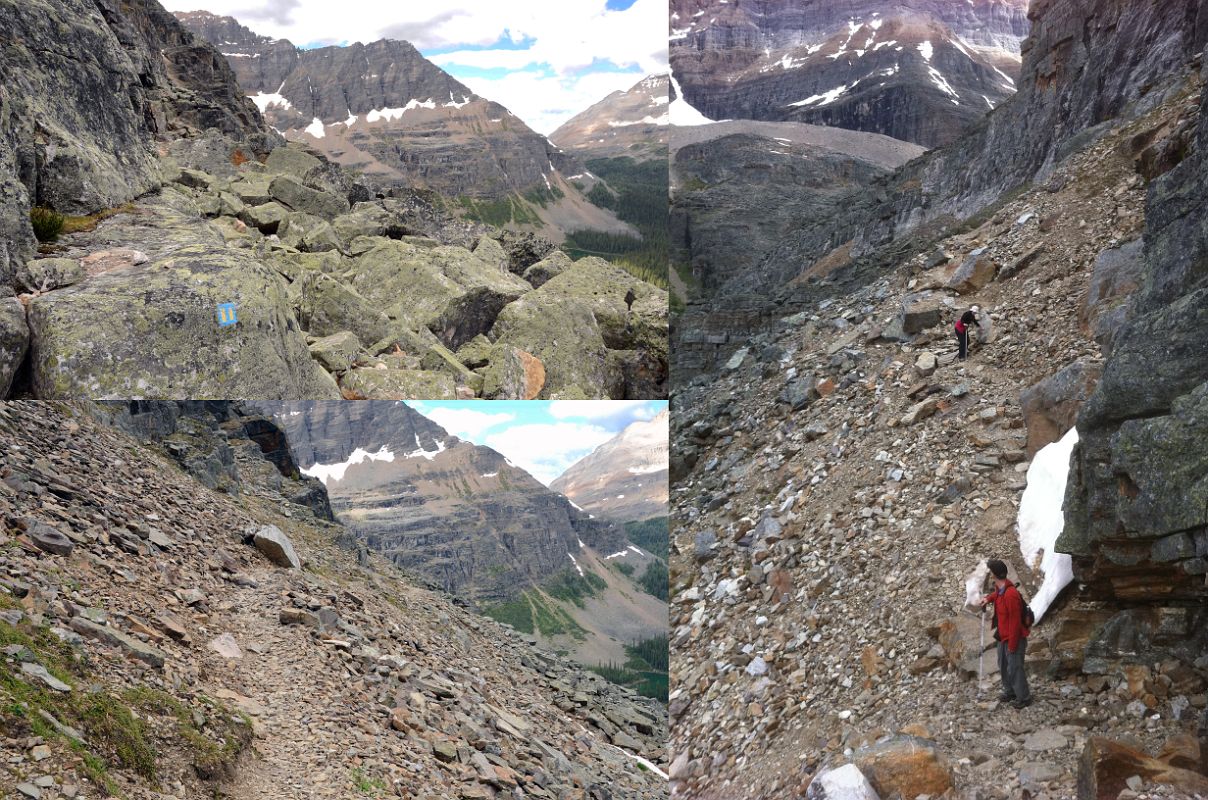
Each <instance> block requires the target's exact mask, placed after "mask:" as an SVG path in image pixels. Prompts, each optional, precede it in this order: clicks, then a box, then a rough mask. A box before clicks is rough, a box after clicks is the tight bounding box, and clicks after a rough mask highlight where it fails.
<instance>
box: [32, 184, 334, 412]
mask: <svg viewBox="0 0 1208 800" xmlns="http://www.w3.org/2000/svg"><path fill="white" fill-rule="evenodd" d="M148 224H152V226H153V227H152V228H150V229H151V230H154V231H155V235H156V236H157V237H159V238H160V239H161V245H162V247H163V249H162V254H161V255H159V256H157V257H153V258H151V259H150V260H148V261H147V262H146V263H144V264H138V265H134V264H128V265H126V266H123V267H120V268H117V269H114V270H111V271H109V272H105V273H103V274H100V275H96V276H94V277H92V278H90V279H89V280H87V281H85V282H83V283H81V284H78V285H76V286H72V287H69V288H67V289H63V290H61V291H57V292H51V293H50V294H46V295H42V296H41V297H37V298H34V299H33V300H32V301H31V302H30V306H29V324H30V331H31V333H32V347H33V354H32V358H31V364H32V377H33V384H34V391H35V393H36V395H37V396H38V397H41V398H46V399H61V398H70V397H76V398H78V397H90V398H149V397H155V398H191V397H256V398H265V399H272V398H303V397H305V398H316V399H320V398H334V397H338V396H339V395H338V392H337V390H336V386H335V383H334V381H332V379H331V378H330V376H328V375H327V374H326V373H324V372H323V370H322V368H321V367H319V366H318V365H317V364H315V363H314V361H313V360H312V359H311V357H310V353H309V352H308V350H307V347H306V341H305V339H304V338H303V336H302V332H301V330H300V329H299V326H298V322H297V320H296V319H295V318H294V315H293V314H292V313H291V312H290V309H289V305H288V302H287V299H286V294H285V287H284V283H283V281H282V279H281V278H280V277H279V276H278V275H277V274H276V273H275V272H274V271H272V270H271V269H269V268H268V267H266V266H264V265H263V264H261V263H260V262H259V261H257V260H256V259H254V258H253V257H252V256H251V255H250V254H249V253H248V252H247V251H244V250H237V249H233V248H229V247H227V246H226V244H225V243H224V242H223V240H222V237H221V236H220V235H219V234H218V232H217V230H216V229H214V228H213V227H212V226H210V225H207V224H204V223H201V222H199V221H198V220H196V218H190V217H189V216H188V215H187V213H186V212H185V211H183V210H181V209H178V208H174V207H171V206H170V205H168V204H157V205H154V206H148V207H147V208H146V213H145V214H144V215H143V216H141V217H140V219H139V220H138V225H139V226H140V227H142V232H141V235H146V231H147V230H148V228H147V227H146V226H147V225H148ZM131 226H132V227H133V223H131ZM135 235H136V234H135V233H134V232H131V233H130V236H131V238H133V237H134V236H135ZM222 303H234V304H235V306H236V312H237V318H238V324H236V325H233V326H230V327H220V326H219V325H218V316H217V306H218V305H219V304H222Z"/></svg>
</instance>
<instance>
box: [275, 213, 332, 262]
mask: <svg viewBox="0 0 1208 800" xmlns="http://www.w3.org/2000/svg"><path fill="white" fill-rule="evenodd" d="M277 238H279V239H280V240H281V243H282V244H283V245H285V246H286V247H292V248H294V249H296V250H303V251H305V252H308V253H324V252H327V251H329V250H339V249H340V238H339V237H338V236H336V232H335V230H334V229H333V228H332V227H331V223H330V222H328V221H327V220H325V219H323V218H322V217H316V216H315V215H314V214H307V213H305V212H302V211H293V212H290V213H289V214H286V215H285V219H283V220H282V221H281V224H280V225H279V226H278V227H277Z"/></svg>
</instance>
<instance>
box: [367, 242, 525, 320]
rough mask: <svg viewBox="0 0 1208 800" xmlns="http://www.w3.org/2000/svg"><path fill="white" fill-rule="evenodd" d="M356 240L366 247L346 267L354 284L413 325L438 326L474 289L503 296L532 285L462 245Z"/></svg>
mask: <svg viewBox="0 0 1208 800" xmlns="http://www.w3.org/2000/svg"><path fill="white" fill-rule="evenodd" d="M356 244H357V246H358V247H366V246H367V247H368V249H365V250H364V252H363V253H362V254H361V255H359V256H358V257H357V258H356V259H355V261H354V263H353V264H352V265H351V267H350V271H351V273H352V278H351V286H352V288H353V289H355V290H356V291H357V292H358V293H360V295H361V296H362V297H364V298H365V299H366V300H368V301H369V302H370V303H371V304H373V305H374V306H376V307H378V308H381V309H383V310H384V311H385V312H386V313H387V315H389V316H390V317H392V318H395V319H408V320H410V321H411V322H413V323H415V324H416V325H423V326H431V325H434V324H436V321H437V320H438V319H439V317H440V315H441V314H442V313H443V312H444V311H445V309H447V308H448V307H449V303H450V302H451V301H453V300H455V299H456V298H459V297H461V296H462V295H463V294H465V293H466V292H467V291H468V290H469V289H471V288H474V287H484V288H488V289H492V290H494V291H496V292H499V293H501V294H510V293H517V292H525V291H529V290H530V288H531V287H530V286H529V285H528V284H527V283H525V282H524V281H523V280H521V279H520V278H518V277H516V276H515V275H512V274H510V273H501V272H499V271H498V270H497V269H495V268H494V267H491V266H488V265H487V264H486V263H485V262H484V261H482V260H480V259H479V258H478V257H477V256H475V255H474V254H473V253H471V252H470V251H468V250H466V249H465V248H464V247H449V246H440V245H437V246H432V244H430V243H425V242H423V241H411V240H395V239H384V238H361V239H357V241H356ZM400 298H403V299H400Z"/></svg>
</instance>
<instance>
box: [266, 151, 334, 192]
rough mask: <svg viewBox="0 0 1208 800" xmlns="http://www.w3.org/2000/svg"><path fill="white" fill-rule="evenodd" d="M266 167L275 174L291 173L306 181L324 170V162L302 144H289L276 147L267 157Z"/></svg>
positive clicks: (299, 179)
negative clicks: (302, 146)
mask: <svg viewBox="0 0 1208 800" xmlns="http://www.w3.org/2000/svg"><path fill="white" fill-rule="evenodd" d="M264 168H265V169H266V170H267V171H268V172H270V173H272V174H273V175H289V176H292V177H293V178H296V179H297V180H298V181H299V182H301V183H305V182H307V181H310V180H313V179H314V178H315V177H316V176H318V175H319V174H320V173H321V172H322V171H323V162H322V161H320V160H319V159H318V158H317V157H315V156H313V155H311V154H310V153H308V152H306V151H305V150H303V149H302V148H301V147H300V146H298V145H293V144H289V145H285V146H284V147H277V148H274V149H273V151H272V152H271V153H269V154H268V158H267V159H265V161H264Z"/></svg>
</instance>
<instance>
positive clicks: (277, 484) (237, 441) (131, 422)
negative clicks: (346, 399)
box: [97, 400, 335, 522]
mask: <svg viewBox="0 0 1208 800" xmlns="http://www.w3.org/2000/svg"><path fill="white" fill-rule="evenodd" d="M97 416H98V418H99V419H101V420H103V421H104V422H105V423H106V424H109V425H112V426H114V427H116V428H120V429H121V430H124V431H126V432H127V433H130V434H131V435H133V436H135V437H136V438H138V439H141V440H143V441H145V442H153V443H155V444H158V445H160V446H161V447H163V449H164V450H165V451H166V452H167V454H168V455H169V456H170V457H171V458H172V459H173V460H175V461H176V462H177V463H178V464H180V466H181V467H182V468H183V469H184V470H185V471H186V472H188V473H189V474H190V475H192V476H193V477H194V478H196V479H197V480H198V481H199V482H201V484H202V485H204V486H205V487H206V488H209V489H217V490H218V491H221V492H225V493H228V494H240V493H241V492H244V491H248V490H255V489H257V488H265V487H267V488H271V489H272V490H274V491H276V492H278V493H279V494H281V495H282V496H283V497H285V498H287V499H288V500H289V501H290V502H293V503H297V504H298V505H301V506H305V507H307V508H309V509H310V511H311V512H312V513H313V514H314V515H315V517H316V518H318V519H323V520H328V521H331V522H334V521H335V516H334V515H333V514H332V511H331V504H330V502H329V501H328V499H327V489H326V488H325V487H324V486H323V482H322V481H320V480H319V479H318V478H312V477H309V476H307V475H303V474H302V472H301V470H300V468H299V467H298V463H297V462H296V461H295V460H294V457H293V454H292V453H291V452H290V449H289V442H288V441H287V440H286V437H285V431H284V430H282V429H281V428H280V427H279V426H278V425H277V424H276V423H275V422H274V421H273V420H272V418H271V417H266V416H264V415H262V414H260V413H258V412H257V411H256V410H255V409H254V408H252V407H250V406H249V405H247V404H245V403H243V402H240V401H236V400H176V401H172V400H130V401H120V400H119V401H98V403H97ZM249 483H250V484H253V485H251V486H249V485H246V484H249Z"/></svg>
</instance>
